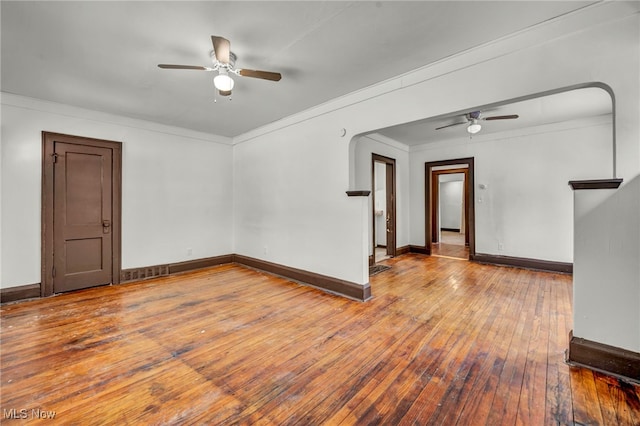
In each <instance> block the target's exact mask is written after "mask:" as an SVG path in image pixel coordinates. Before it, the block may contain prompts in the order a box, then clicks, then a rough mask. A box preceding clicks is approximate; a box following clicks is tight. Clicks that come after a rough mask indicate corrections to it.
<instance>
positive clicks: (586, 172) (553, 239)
mask: <svg viewBox="0 0 640 426" xmlns="http://www.w3.org/2000/svg"><path fill="white" fill-rule="evenodd" d="M412 148H413V149H412V150H411V152H410V161H411V166H410V170H411V181H412V182H416V183H422V184H421V185H420V184H416V185H413V186H412V191H411V196H410V202H411V240H410V242H411V244H413V245H424V244H425V242H424V241H425V230H424V223H425V212H424V209H425V207H424V183H423V182H424V179H425V177H424V173H425V172H424V163H426V162H429V161H439V160H448V159H454V158H463V157H474V158H475V160H474V166H475V167H474V168H475V223H476V229H475V242H476V253H483V254H493V255H504V256H514V257H523V258H529V259H540V260H551V261H557V262H572V261H573V244H572V243H573V194H572V192H571V189H570V187H569V186H568V185H567V182H569V181H570V180H575V179H590V176H591V177H593V176H605V177H608V176H611V173H612V165H611V159H612V157H613V152H612V151H613V150H612V129H611V123H610V118H609V117H606V116H605V117H596V118H593V119H584V120H578V121H572V122H565V123H557V124H552V125H545V126H538V127H533V128H527V129H519V130H517V131H511V132H502V133H497V134H489V135H476V136H474V138H473V139H469V137H462V138H460V139H457V140H453V141H446V142H442V143H431V144H427V145H421V146H417V147H412ZM481 184H484V185H485V186H486V189H480V187H479V185H481ZM442 226H444V225H442Z"/></svg>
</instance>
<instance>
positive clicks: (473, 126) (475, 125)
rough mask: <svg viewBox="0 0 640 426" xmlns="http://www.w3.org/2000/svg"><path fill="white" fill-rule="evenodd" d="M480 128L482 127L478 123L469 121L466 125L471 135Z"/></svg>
mask: <svg viewBox="0 0 640 426" xmlns="http://www.w3.org/2000/svg"><path fill="white" fill-rule="evenodd" d="M480 129H482V126H481V125H480V124H478V123H471V124H469V126H468V127H467V132H469V133H471V134H472V135H475V134H476V133H478V132H479V131H480Z"/></svg>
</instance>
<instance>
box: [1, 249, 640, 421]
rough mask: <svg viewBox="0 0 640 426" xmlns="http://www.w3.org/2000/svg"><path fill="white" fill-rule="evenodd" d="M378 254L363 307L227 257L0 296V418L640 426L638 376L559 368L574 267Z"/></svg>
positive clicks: (565, 342)
mask: <svg viewBox="0 0 640 426" xmlns="http://www.w3.org/2000/svg"><path fill="white" fill-rule="evenodd" d="M384 263H385V264H387V265H390V266H392V268H391V269H389V270H388V271H385V272H382V273H380V274H378V275H375V276H373V277H371V286H372V291H373V295H374V298H373V300H371V301H370V302H366V303H361V302H354V301H351V300H347V299H344V298H340V297H337V296H333V295H329V294H326V293H323V292H321V291H318V290H315V289H312V288H309V287H303V286H300V285H298V284H296V283H293V282H290V281H287V280H285V279H282V278H279V277H275V276H270V275H268V274H265V273H261V272H257V271H254V270H251V269H247V268H244V267H241V266H237V265H222V266H219V267H215V268H211V269H207V270H203V271H198V272H192V273H188V274H184V275H181V276H173V277H166V278H159V279H154V280H149V281H144V282H140V283H132V284H127V285H120V286H111V287H102V288H97V289H91V290H83V291H78V292H75V293H70V294H65V295H60V296H57V297H52V298H47V299H42V300H36V301H30V302H24V303H18V304H12V305H4V306H2V308H1V310H2V312H1V315H2V327H1V338H2V347H1V350H2V352H1V355H2V359H1V373H2V376H1V377H2V379H1V380H2V386H1V397H0V405H1V408H2V410H3V417H4V418H3V419H2V423H3V424H5V422H6V424H12V422H16V423H18V422H22V421H23V420H13V421H12V420H10V419H7V417H11V414H12V413H13V414H16V416H14V417H18V416H20V415H21V413H22V412H21V411H20V410H25V411H24V413H26V415H27V416H28V417H27V418H28V419H32V418H33V413H37V412H32V410H42V411H41V413H49V412H55V420H56V421H57V423H60V424H82V425H90V424H100V425H103V424H119V425H120V424H132V425H134V424H135V425H138V424H198V425H200V424H258V425H281V424H304V425H319V424H329V425H336V424H345V425H350V424H359V425H360V424H362V425H366V424H390V425H404V424H420V425H449V424H460V425H483V424H487V425H499V424H504V425H514V424H524V425H550V424H562V425H586V424H589V425H596V424H600V425H638V424H640V400H639V396H640V386H634V385H630V384H627V383H624V382H620V381H618V380H616V379H613V378H610V377H607V376H603V375H601V374H598V373H593V372H591V371H589V370H585V369H580V368H574V367H569V366H568V365H566V364H565V363H564V361H563V359H564V351H565V349H566V348H567V347H568V333H569V330H570V329H571V305H570V304H571V277H570V276H566V275H559V274H551V273H545V272H536V271H529V270H519V269H513V268H503V267H496V266H490V265H480V264H475V263H473V262H468V261H460V260H454V259H448V258H438V257H427V256H422V255H414V254H410V255H403V256H399V257H396V258H394V259H390V260H387V261H385V262H384ZM12 410H15V411H12Z"/></svg>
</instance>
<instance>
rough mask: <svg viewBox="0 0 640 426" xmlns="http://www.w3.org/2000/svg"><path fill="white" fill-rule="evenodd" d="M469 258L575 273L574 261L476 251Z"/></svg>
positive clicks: (519, 266)
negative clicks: (565, 261) (556, 260)
mask: <svg viewBox="0 0 640 426" xmlns="http://www.w3.org/2000/svg"><path fill="white" fill-rule="evenodd" d="M469 260H473V261H474V262H478V263H488V264H490V265H501V266H514V267H516V268H525V269H536V270H539V271H546V272H560V273H563V274H572V273H573V263H564V262H554V261H551V260H539V259H528V258H524V257H512V256H498V255H494V254H484V253H476V254H474V255H470V256H469Z"/></svg>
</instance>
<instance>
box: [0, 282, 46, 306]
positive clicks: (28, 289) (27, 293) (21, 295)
mask: <svg viewBox="0 0 640 426" xmlns="http://www.w3.org/2000/svg"><path fill="white" fill-rule="evenodd" d="M39 297H40V283H37V284H27V285H21V286H18V287H9V288H3V289H0V303H8V302H17V301H18V300H24V299H35V298H39Z"/></svg>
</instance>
